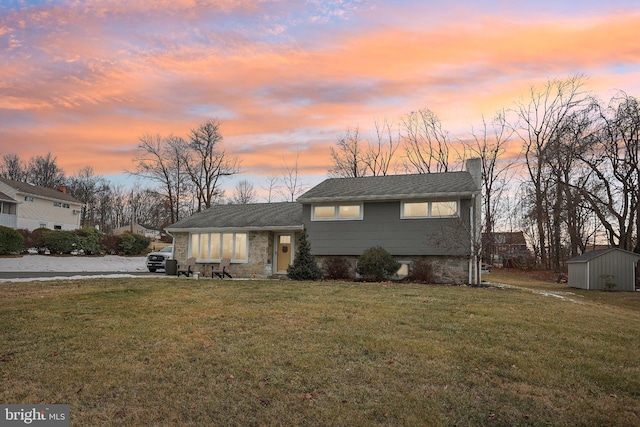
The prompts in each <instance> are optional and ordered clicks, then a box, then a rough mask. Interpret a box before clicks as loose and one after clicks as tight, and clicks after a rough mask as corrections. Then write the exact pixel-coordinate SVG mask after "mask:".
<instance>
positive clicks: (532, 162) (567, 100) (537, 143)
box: [514, 76, 590, 266]
mask: <svg viewBox="0 0 640 427" xmlns="http://www.w3.org/2000/svg"><path fill="white" fill-rule="evenodd" d="M589 103H590V96H589V94H588V93H586V92H585V90H584V87H583V82H582V79H581V77H580V76H574V77H571V78H568V79H565V80H550V81H548V82H547V83H546V85H545V86H543V87H542V88H536V87H532V88H531V90H530V93H529V97H528V99H526V100H521V101H519V102H517V103H516V106H515V110H514V111H515V114H516V115H517V116H518V119H519V122H518V124H517V125H516V126H514V128H515V131H516V134H517V135H518V137H519V138H520V140H521V141H522V143H523V151H524V157H525V162H526V163H525V166H526V169H527V173H528V179H529V182H530V184H531V191H532V192H533V197H534V202H535V203H534V205H533V210H534V212H533V214H534V217H535V220H536V227H537V240H538V245H537V246H538V248H539V251H540V253H539V255H540V261H541V262H542V264H543V265H546V266H550V265H549V261H550V258H549V248H548V246H547V245H548V242H549V241H548V237H549V234H550V229H552V228H553V226H552V224H551V223H552V220H551V217H550V216H549V215H548V213H549V211H551V210H552V207H553V206H554V205H553V203H550V201H549V199H548V195H549V188H550V187H549V178H550V174H551V172H550V166H549V163H548V157H547V156H548V154H549V152H550V151H551V150H550V148H549V146H550V144H552V143H553V142H554V141H557V140H559V139H561V138H562V132H564V131H565V130H566V123H567V120H568V117H569V116H570V115H571V114H572V113H573V112H575V111H579V110H581V109H583V108H585V107H586V106H587V105H588V104H589Z"/></svg>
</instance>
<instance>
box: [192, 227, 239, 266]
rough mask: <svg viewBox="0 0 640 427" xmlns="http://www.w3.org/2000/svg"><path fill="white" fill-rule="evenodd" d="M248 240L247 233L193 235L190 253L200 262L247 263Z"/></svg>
mask: <svg viewBox="0 0 640 427" xmlns="http://www.w3.org/2000/svg"><path fill="white" fill-rule="evenodd" d="M247 239H248V236H247V233H192V234H191V241H190V244H189V248H190V249H189V251H190V252H189V253H190V256H191V257H194V258H196V259H197V260H198V261H199V262H219V261H220V260H221V259H222V258H229V259H231V262H247V260H248V254H247V248H248V242H247Z"/></svg>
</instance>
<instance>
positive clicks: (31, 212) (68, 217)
mask: <svg viewBox="0 0 640 427" xmlns="http://www.w3.org/2000/svg"><path fill="white" fill-rule="evenodd" d="M18 196H19V195H18ZM22 200H24V196H22ZM55 202H56V201H54V200H48V199H41V198H37V197H33V202H30V201H23V202H22V203H21V204H20V205H18V228H19V229H22V228H25V229H27V230H35V229H36V228H40V227H42V226H44V227H46V228H50V229H55V228H58V227H59V228H60V229H61V230H76V229H78V228H80V214H79V213H74V211H75V212H79V211H80V208H81V205H79V204H74V203H69V202H60V203H66V204H68V205H69V207H68V208H64V207H59V206H54V203H55Z"/></svg>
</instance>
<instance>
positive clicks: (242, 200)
mask: <svg viewBox="0 0 640 427" xmlns="http://www.w3.org/2000/svg"><path fill="white" fill-rule="evenodd" d="M234 190H235V191H234V195H233V197H232V199H231V202H232V203H233V204H236V205H247V204H249V203H254V202H255V201H256V196H257V194H256V190H255V188H254V186H253V184H251V183H250V182H249V181H247V180H246V179H243V180H241V181H238V183H237V184H236V186H235V187H234Z"/></svg>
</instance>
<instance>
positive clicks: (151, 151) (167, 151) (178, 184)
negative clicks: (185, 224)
mask: <svg viewBox="0 0 640 427" xmlns="http://www.w3.org/2000/svg"><path fill="white" fill-rule="evenodd" d="M187 149H188V147H187V144H186V142H185V141H184V140H183V139H182V138H179V137H174V136H170V137H167V138H163V137H162V136H160V135H150V134H147V135H144V136H142V137H141V138H140V143H139V144H138V155H137V157H136V158H135V159H134V161H135V162H136V170H135V171H133V172H130V173H131V174H133V175H136V176H140V177H143V178H146V179H148V180H150V181H152V182H154V183H156V184H157V191H158V193H160V194H162V195H163V196H164V197H165V198H166V200H167V204H168V206H169V211H170V220H171V222H172V223H174V222H176V221H178V220H179V219H180V216H181V215H180V212H181V203H182V199H183V198H184V193H185V192H186V183H187V179H188V175H187V166H186V161H185V157H184V155H185V152H186V151H187Z"/></svg>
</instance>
